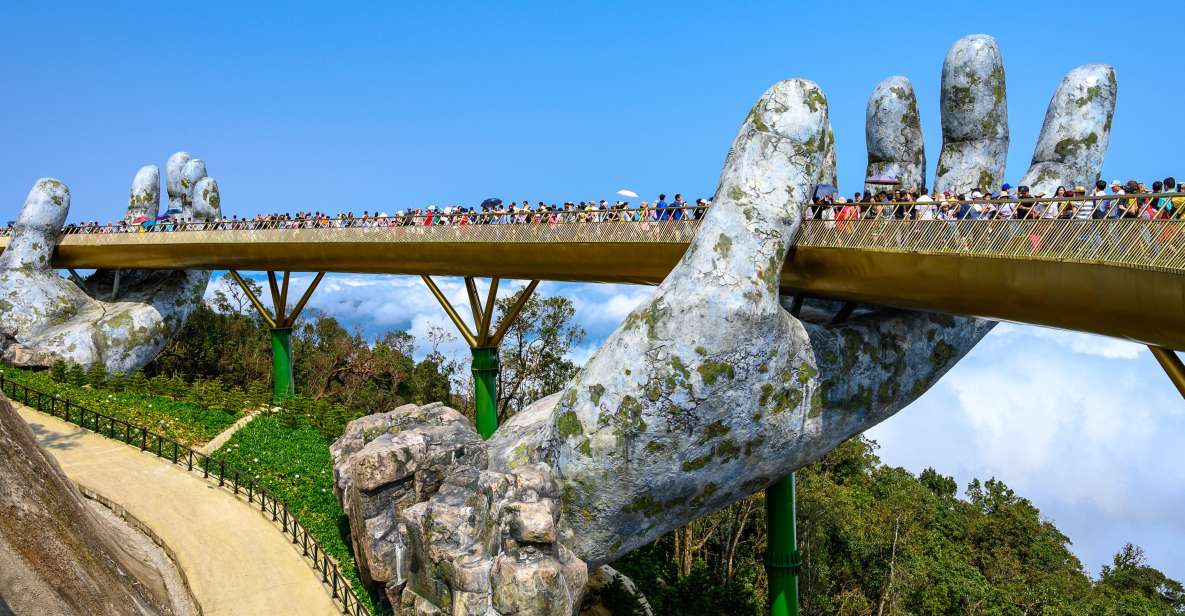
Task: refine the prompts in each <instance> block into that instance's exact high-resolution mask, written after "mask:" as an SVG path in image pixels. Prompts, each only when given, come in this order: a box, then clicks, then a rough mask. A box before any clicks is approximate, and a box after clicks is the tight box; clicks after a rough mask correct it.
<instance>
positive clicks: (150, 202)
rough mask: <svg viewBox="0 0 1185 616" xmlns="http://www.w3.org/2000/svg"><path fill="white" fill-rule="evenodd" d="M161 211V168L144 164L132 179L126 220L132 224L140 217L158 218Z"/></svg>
mask: <svg viewBox="0 0 1185 616" xmlns="http://www.w3.org/2000/svg"><path fill="white" fill-rule="evenodd" d="M159 212H160V168H159V167H157V166H156V165H144V166H143V167H140V170H139V171H137V172H136V177H135V178H134V179H133V180H132V191H131V194H130V195H128V212H127V214H126V215H125V216H124V218H123V219H124V222H126V223H128V224H131V223H132V221H134V220H136V219H138V218H141V217H143V218H156V217H157V214H159Z"/></svg>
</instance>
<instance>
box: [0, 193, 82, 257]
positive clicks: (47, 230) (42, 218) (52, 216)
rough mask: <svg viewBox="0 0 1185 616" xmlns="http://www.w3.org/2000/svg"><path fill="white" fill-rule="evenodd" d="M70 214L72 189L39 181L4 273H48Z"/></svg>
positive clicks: (14, 237)
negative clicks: (17, 270) (23, 270)
mask: <svg viewBox="0 0 1185 616" xmlns="http://www.w3.org/2000/svg"><path fill="white" fill-rule="evenodd" d="M69 212H70V189H69V188H68V187H67V186H66V185H65V184H63V183H62V182H61V181H59V180H55V179H53V178H42V179H40V180H37V182H36V183H35V184H34V185H33V189H32V190H30V191H29V195H28V196H27V197H25V205H24V207H22V208H21V213H20V215H19V216H17V219H16V223H15V225H14V227H13V231H12V236H11V237H10V238H9V240H8V247H7V248H6V249H5V250H4V254H3V255H0V270H5V269H20V268H30V267H31V268H35V269H48V268H49V266H50V265H49V263H50V258H51V257H52V256H53V251H54V245H55V244H57V239H58V235H59V234H60V233H61V230H62V225H63V224H65V222H66V215H67V214H68V213H69Z"/></svg>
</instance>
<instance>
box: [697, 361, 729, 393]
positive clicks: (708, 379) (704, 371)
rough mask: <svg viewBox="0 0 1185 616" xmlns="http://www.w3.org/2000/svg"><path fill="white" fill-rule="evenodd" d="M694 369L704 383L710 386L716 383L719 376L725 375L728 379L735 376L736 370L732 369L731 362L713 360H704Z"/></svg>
mask: <svg viewBox="0 0 1185 616" xmlns="http://www.w3.org/2000/svg"><path fill="white" fill-rule="evenodd" d="M696 371H697V372H699V376H700V378H701V379H703V381H704V385H707V386H708V387H711V386H713V385H715V384H716V381H718V380H719V379H720V377H727V378H728V380H730V381H731V380H732V379H734V378H736V370H735V369H733V367H732V364H728V363H724V362H715V361H705V362H704V363H702V364H700V365H699V367H698V368H696Z"/></svg>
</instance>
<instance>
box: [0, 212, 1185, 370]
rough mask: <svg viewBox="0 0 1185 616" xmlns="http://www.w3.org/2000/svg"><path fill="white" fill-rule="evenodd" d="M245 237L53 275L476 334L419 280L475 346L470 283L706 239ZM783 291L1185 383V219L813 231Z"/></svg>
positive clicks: (337, 231) (149, 248)
mask: <svg viewBox="0 0 1185 616" xmlns="http://www.w3.org/2000/svg"><path fill="white" fill-rule="evenodd" d="M1035 201H1036V200H1035ZM1063 201H1065V200H1064V199H1063ZM1094 201H1097V199H1096V200H1094ZM245 223H246V224H249V225H250V226H254V227H256V228H250V229H242V228H240V229H234V228H231V229H226V228H223V227H225V226H228V223H189V224H185V223H180V224H179V226H178V230H174V231H170V232H149V233H126V232H124V233H102V232H84V233H71V234H66V235H63V236H62V237H61V240H60V242H59V244H58V247H57V251H56V253H55V258H54V261H53V265H54V266H55V267H58V268H62V269H81V268H86V269H90V268H107V269H117V268H141V269H158V268H166V269H180V268H197V269H210V270H231V271H232V273H233V272H235V271H236V270H250V271H267V272H285V273H287V272H293V271H296V272H300V271H307V272H349V273H381V274H408V275H422V276H425V277H428V276H436V275H440V276H463V277H466V278H467V286H468V289H469V292H470V299H471V300H473V301H471V305H472V307H474V315H473V316H474V319H473V321H474V331H469V330H468V329H467V327H466V326H465V325H463V324H462V323H461V322H460V320H459V316H458V315H457V314H456V312H455V311H454V310H453V309H452V307H451V306H449V305H448V304H447V302H445V301H443V300H444V298H443V295H441V294H439V292H438V290H437V289H436V288H435V285H433V284H431V279H430V278H426V279H427V281H428V282H429V284H430V286H431V287H432V288H433V291H434V292H437V296H438V298H439V299H441V300H442V303H444V305H445V309H446V311H448V312H449V313H450V314H449V316H450V318H452V319H453V320H454V322H456V323H457V325H458V327H459V328H461V329H462V334H463V335H464V336H465V337H466V339H467V340H468V341H469V342H470V344H471V345H472V346H474V347H478V346H486V345H488V344H489V343H490V342H494V340H493V336H491V335H489V333H488V331H484V330H488V329H489V326H490V323H489V322H488V321H489V317H488V315H483V314H482V313H483V312H488V311H483V310H481V309H480V304H481V301H480V298H478V297H477V294H476V289H475V287H474V286H473V285H472V280H471V279H472V278H474V277H489V278H494V279H498V278H503V279H505V278H511V279H526V280H533V281H539V280H555V281H572V282H614V283H635V284H657V283H659V282H661V281H662V279H663V278H664V277H665V276H666V275H667V274H668V273H669V272H670V271H671V269H672V268H673V267H674V265H675V264H676V263H677V262H678V260H679V259H680V257H681V256H682V254H683V252H684V251H685V250H686V248H687V245H688V243H689V241H690V240H691V238H692V236H693V235H694V234H695V231H696V228H697V226H698V220H695V219H694V218H693V217H691V216H688V217H687V219H684V220H666V221H649V222H636V221H630V222H624V221H603V222H565V223H546V222H545V223H534V224H530V223H528V224H468V225H455V224H450V225H427V226H425V225H407V224H394V223H393V224H391V225H390V226H348V227H341V228H339V227H334V226H328V227H312V228H309V227H305V228H269V227H272V226H275V225H271V224H268V223H258V224H257V223H254V222H250V223H248V222H247V221H236V224H237V225H238V226H245ZM5 245H7V239H5V238H0V246H5ZM236 278H237V276H236ZM270 282H271V286H272V291H273V296H274V297H273V299H279V297H280V295H283V296H286V295H287V278H286V277H285V281H284V291H283V293H282V294H280V293H277V290H278V288H277V284H276V282H275V277H274V275H271V278H270ZM782 287H783V290H784V292H785V293H787V294H793V295H795V296H796V297H814V298H830V299H836V300H843V301H845V302H849V303H852V304H873V305H882V306H890V307H897V308H904V309H913V310H925V311H933V312H942V313H949V314H956V315H970V316H977V317H982V318H987V319H994V320H1001V321H1012V322H1017V323H1028V324H1035V325H1042V326H1048V327H1054V328H1060V329H1067V330H1074V331H1081V332H1088V333H1093V334H1100V335H1104V336H1111V337H1116V338H1122V339H1127V340H1131V341H1134V342H1138V343H1141V344H1145V345H1148V346H1149V347H1150V348H1152V349H1153V351H1154V352H1155V353H1156V354H1157V357H1158V359H1160V360H1161V362H1162V364H1163V365H1165V367H1166V369H1168V370H1169V373H1170V376H1172V377H1173V378H1174V382H1175V383H1177V384H1178V385H1179V386H1182V385H1185V369H1182V368H1181V366H1180V363H1179V362H1178V361H1177V359H1176V355H1175V354H1174V353H1170V352H1168V350H1170V349H1171V350H1177V351H1180V350H1185V328H1177V327H1174V326H1173V325H1172V323H1173V322H1174V320H1175V316H1176V315H1182V314H1185V219H1152V220H1149V219H1143V218H1125V219H1112V218H1105V219H1091V218H1087V219H1069V220H1062V219H1025V220H1015V219H1006V220H913V219H909V218H904V219H900V218H891V217H890V218H879V217H878V218H867V217H863V218H858V219H854V220H813V219H812V220H804V221H803V222H802V224H801V225H800V228H799V230H798V235H797V237H796V239H795V241H794V244H793V247H792V248H791V251H790V254H789V256H788V258H787V260H786V264H785V268H784V270H783V272H782ZM305 299H307V297H306V298H305ZM277 305H278V306H285V305H286V302H278V303H277ZM301 305H303V302H301ZM257 307H260V308H262V307H261V306H258V304H257ZM282 312H283V310H278V311H277V313H282ZM296 312H299V307H298V310H296V311H292V314H289V315H287V317H285V316H284V315H282V314H275V315H271V319H274V320H277V321H278V320H284V321H287V324H288V325H291V320H293V319H294V316H295V313H296ZM264 314H265V317H267V316H269V315H267V312H266V311H264ZM483 316H485V319H486V321H487V322H486V323H485V324H484V326H483V324H482V319H483ZM273 325H276V323H273ZM281 325H283V323H281ZM483 328H484V330H483Z"/></svg>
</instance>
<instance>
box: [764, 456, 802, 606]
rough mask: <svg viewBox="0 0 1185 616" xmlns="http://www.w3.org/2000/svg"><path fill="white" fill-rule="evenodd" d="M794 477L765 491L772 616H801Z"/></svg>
mask: <svg viewBox="0 0 1185 616" xmlns="http://www.w3.org/2000/svg"><path fill="white" fill-rule="evenodd" d="M794 499H795V486H794V473H790V474H789V475H787V476H785V477H783V478H781V479H779V480H778V482H777V483H775V484H773V485H772V486H770V487H768V488H766V490H765V515H766V536H767V538H768V545H767V547H766V551H765V572H766V576H767V577H768V578H769V613H770V616H798V570H799V567H800V566H801V564H802V560H801V559H800V558H799V554H798V522H797V520H796V513H795V502H794Z"/></svg>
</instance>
